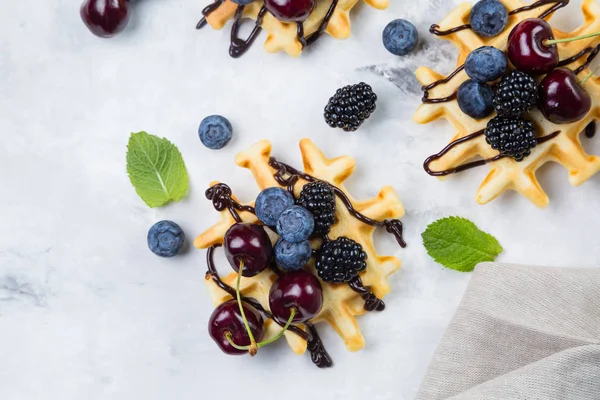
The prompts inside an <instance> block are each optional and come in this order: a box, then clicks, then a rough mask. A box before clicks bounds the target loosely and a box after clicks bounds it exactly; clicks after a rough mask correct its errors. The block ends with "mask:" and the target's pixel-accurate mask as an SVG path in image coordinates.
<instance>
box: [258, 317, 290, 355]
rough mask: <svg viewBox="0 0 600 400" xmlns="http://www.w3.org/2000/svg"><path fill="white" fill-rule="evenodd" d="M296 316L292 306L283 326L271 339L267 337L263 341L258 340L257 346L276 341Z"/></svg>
mask: <svg viewBox="0 0 600 400" xmlns="http://www.w3.org/2000/svg"><path fill="white" fill-rule="evenodd" d="M295 316H296V309H295V308H292V309H291V310H290V317H289V318H288V320H287V322H286V323H285V325H284V326H283V328H281V330H280V331H279V333H278V334H277V335H275V336H273V337H272V338H271V339H267V340H265V341H263V342H260V343H259V344H258V347H264V346H266V345H268V344H271V343H273V342H275V341H277V340H278V339H279V338H280V337H282V336H283V334H284V333H285V331H287V330H288V328H289V327H290V325H291V324H292V321H293V320H294V317H295Z"/></svg>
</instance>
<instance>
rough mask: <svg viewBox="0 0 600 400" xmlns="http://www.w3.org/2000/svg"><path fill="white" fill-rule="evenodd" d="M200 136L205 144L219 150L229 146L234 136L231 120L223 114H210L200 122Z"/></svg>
mask: <svg viewBox="0 0 600 400" xmlns="http://www.w3.org/2000/svg"><path fill="white" fill-rule="evenodd" d="M198 136H199V137H200V141H201V142H202V144H203V145H204V146H206V147H207V148H209V149H212V150H219V149H222V148H223V147H225V146H227V144H228V143H229V141H230V140H231V138H232V136H233V128H232V126H231V122H229V120H228V119H227V118H225V117H223V116H221V115H210V116H208V117H206V118H204V119H203V120H202V122H200V126H199V127H198Z"/></svg>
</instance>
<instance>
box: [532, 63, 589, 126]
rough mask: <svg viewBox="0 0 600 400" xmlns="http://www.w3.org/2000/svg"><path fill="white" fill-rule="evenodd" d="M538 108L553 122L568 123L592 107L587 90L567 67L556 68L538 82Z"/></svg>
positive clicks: (580, 116) (576, 119) (580, 117)
mask: <svg viewBox="0 0 600 400" xmlns="http://www.w3.org/2000/svg"><path fill="white" fill-rule="evenodd" d="M538 108H539V109H540V111H541V112H542V114H544V116H545V117H546V119H548V120H549V121H551V122H554V123H555V124H568V123H571V122H575V121H579V120H580V119H582V118H583V117H584V116H585V115H586V114H587V113H588V112H589V111H590V109H591V108H592V99H591V98H590V95H589V94H588V92H587V91H586V90H585V89H584V88H583V87H582V86H581V85H580V84H579V82H577V76H576V75H575V74H574V73H573V71H571V70H570V69H567V68H558V69H555V70H554V71H552V72H550V73H549V74H548V75H546V76H545V77H544V79H543V80H542V82H541V83H540V89H539V97H538Z"/></svg>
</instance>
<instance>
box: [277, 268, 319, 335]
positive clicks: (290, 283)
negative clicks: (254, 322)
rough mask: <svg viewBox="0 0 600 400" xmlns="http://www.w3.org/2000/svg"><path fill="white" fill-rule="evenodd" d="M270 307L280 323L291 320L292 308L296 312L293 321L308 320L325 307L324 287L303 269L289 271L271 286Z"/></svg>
mask: <svg viewBox="0 0 600 400" xmlns="http://www.w3.org/2000/svg"><path fill="white" fill-rule="evenodd" d="M269 307H270V308H271V312H272V313H273V317H274V318H275V319H276V320H277V321H278V322H280V323H285V322H287V321H288V320H289V318H290V315H291V310H292V308H294V309H296V314H295V315H294V319H293V320H292V322H306V321H308V320H309V319H311V318H313V317H315V316H316V315H317V314H318V313H319V311H321V308H322V307H323V289H322V288H321V283H320V282H319V279H318V278H317V277H316V276H314V275H313V274H311V273H310V272H307V271H304V270H302V269H300V270H298V271H290V272H287V273H285V274H283V275H281V277H280V278H279V279H278V280H277V281H276V282H275V283H274V284H273V285H272V286H271V291H270V293H269Z"/></svg>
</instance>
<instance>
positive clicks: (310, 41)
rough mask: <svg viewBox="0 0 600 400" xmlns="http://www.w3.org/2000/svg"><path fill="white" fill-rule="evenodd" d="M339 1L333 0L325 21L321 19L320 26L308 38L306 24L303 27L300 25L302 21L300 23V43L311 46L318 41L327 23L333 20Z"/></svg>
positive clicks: (324, 18)
mask: <svg viewBox="0 0 600 400" xmlns="http://www.w3.org/2000/svg"><path fill="white" fill-rule="evenodd" d="M338 1H339V0H333V1H332V2H331V5H330V6H329V9H328V10H327V14H325V17H323V21H321V25H319V28H318V29H317V30H316V31H315V32H314V33H312V34H311V35H310V36H309V37H308V38H306V37H304V26H302V28H301V27H300V26H301V25H302V23H301V22H299V23H298V35H297V36H298V41H299V42H300V43H302V47H306V46H310V45H311V44H313V43H314V42H316V41H317V39H318V38H319V37H321V35H322V34H323V32H325V29H327V25H329V21H330V20H331V17H333V13H334V12H335V8H336V7H337V5H338Z"/></svg>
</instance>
